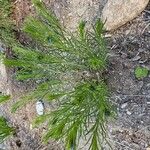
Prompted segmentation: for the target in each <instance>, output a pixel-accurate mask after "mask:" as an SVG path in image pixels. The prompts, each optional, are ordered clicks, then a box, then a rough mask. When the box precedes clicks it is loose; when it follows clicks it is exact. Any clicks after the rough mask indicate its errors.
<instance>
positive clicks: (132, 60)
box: [0, 0, 150, 150]
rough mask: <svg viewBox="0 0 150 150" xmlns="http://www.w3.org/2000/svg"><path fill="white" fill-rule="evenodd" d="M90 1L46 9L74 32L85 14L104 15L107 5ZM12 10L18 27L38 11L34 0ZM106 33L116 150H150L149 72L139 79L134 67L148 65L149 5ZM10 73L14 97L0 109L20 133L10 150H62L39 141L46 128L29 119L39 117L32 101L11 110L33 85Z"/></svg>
mask: <svg viewBox="0 0 150 150" xmlns="http://www.w3.org/2000/svg"><path fill="white" fill-rule="evenodd" d="M90 2H91V0H90V1H89V2H88V1H87V0H85V1H82V3H80V0H76V1H71V0H68V1H65V0H45V3H46V4H47V7H48V8H52V9H53V10H54V12H55V13H56V15H57V16H58V18H59V19H60V20H61V22H62V24H63V25H64V26H66V27H68V28H69V29H71V30H73V31H74V29H75V28H76V24H77V23H78V21H79V20H80V19H85V18H86V20H87V21H89V22H92V21H94V19H95V18H96V17H98V16H100V12H101V10H102V8H103V6H104V4H105V3H106V1H102V2H101V1H99V0H93V1H92V2H91V3H90ZM99 4H101V5H99ZM14 12H15V13H14V19H15V21H16V25H17V27H18V28H20V27H21V26H22V23H23V21H24V19H25V17H26V16H27V15H29V14H34V9H33V6H32V4H31V2H30V0H19V1H18V0H17V1H16V2H15V3H14ZM18 31H19V32H18V33H19V34H18V38H19V40H20V41H21V43H23V44H28V42H29V41H30V40H29V39H28V38H27V37H26V36H25V35H24V34H22V33H21V32H20V30H18ZM105 36H106V37H107V41H108V49H109V66H108V85H109V86H110V90H111V91H112V95H111V98H110V99H111V101H112V103H114V104H115V105H116V107H117V112H118V116H117V118H116V120H115V121H113V122H111V123H109V125H108V126H109V130H110V136H111V139H112V142H111V143H112V145H113V149H114V150H146V149H147V148H149V147H150V74H149V75H148V77H146V78H144V79H141V80H138V79H136V77H135V74H134V71H135V68H136V67H137V66H143V67H146V68H148V69H150V5H149V6H148V7H147V8H146V9H145V11H144V12H142V13H141V14H140V15H139V16H138V17H137V18H136V19H134V20H133V21H131V22H129V23H127V24H126V25H124V26H123V27H121V28H120V29H118V30H116V31H113V32H111V33H110V32H109V33H106V35H105ZM7 74H8V77H7V88H8V89H10V93H11V94H12V95H13V100H12V101H10V102H9V103H7V104H5V105H3V106H0V111H1V112H2V113H3V115H4V116H6V118H7V119H8V121H9V122H10V123H11V124H12V125H14V126H15V127H16V129H17V130H16V131H17V132H16V134H15V135H14V136H13V137H12V138H11V139H9V140H8V141H6V145H7V150H62V149H63V148H62V146H60V144H59V143H57V142H54V141H50V142H49V143H48V144H43V143H42V142H41V136H42V133H43V132H45V127H39V128H35V129H33V127H32V125H31V123H32V120H33V119H34V118H35V117H36V116H37V114H36V111H35V104H34V103H31V104H28V105H27V106H26V107H24V108H23V109H21V110H19V111H18V112H17V113H16V114H12V113H11V111H10V108H11V106H12V104H13V103H14V102H16V101H17V100H18V99H19V97H20V96H21V95H24V94H25V93H26V92H27V91H28V90H29V89H30V88H31V87H30V85H29V86H26V85H24V84H23V83H18V82H16V81H14V80H12V79H13V75H14V70H11V69H7ZM45 107H46V108H47V109H48V108H49V105H48V104H45ZM104 149H106V150H109V149H108V148H105V147H104ZM85 150H86V149H85Z"/></svg>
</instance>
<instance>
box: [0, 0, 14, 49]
mask: <svg viewBox="0 0 150 150" xmlns="http://www.w3.org/2000/svg"><path fill="white" fill-rule="evenodd" d="M11 3H12V1H11V0H0V41H1V42H2V43H4V44H6V45H7V46H8V45H9V46H10V45H13V43H15V38H14V33H13V30H14V23H13V20H12V18H11V14H12V4H11Z"/></svg>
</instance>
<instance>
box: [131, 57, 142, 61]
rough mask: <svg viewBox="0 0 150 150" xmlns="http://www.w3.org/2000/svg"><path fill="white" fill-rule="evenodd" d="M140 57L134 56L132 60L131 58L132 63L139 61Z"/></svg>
mask: <svg viewBox="0 0 150 150" xmlns="http://www.w3.org/2000/svg"><path fill="white" fill-rule="evenodd" d="M140 58H141V57H140V56H135V57H134V58H132V61H137V60H139V59H140Z"/></svg>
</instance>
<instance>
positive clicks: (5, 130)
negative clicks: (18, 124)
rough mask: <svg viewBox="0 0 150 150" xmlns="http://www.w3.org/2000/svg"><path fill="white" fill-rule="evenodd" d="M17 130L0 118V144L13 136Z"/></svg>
mask: <svg viewBox="0 0 150 150" xmlns="http://www.w3.org/2000/svg"><path fill="white" fill-rule="evenodd" d="M14 132H15V129H14V128H12V127H10V126H9V125H8V124H7V120H6V119H5V118H4V117H2V116H0V143H2V142H3V141H4V140H5V139H6V138H7V137H9V136H11V135H13V133H14Z"/></svg>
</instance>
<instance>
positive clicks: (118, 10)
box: [102, 0, 149, 30]
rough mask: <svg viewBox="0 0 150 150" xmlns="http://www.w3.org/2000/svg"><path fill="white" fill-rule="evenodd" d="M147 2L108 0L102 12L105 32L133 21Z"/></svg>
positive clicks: (143, 0) (142, 0) (145, 0)
mask: <svg viewBox="0 0 150 150" xmlns="http://www.w3.org/2000/svg"><path fill="white" fill-rule="evenodd" d="M148 2H149V0H115V1H114V0H108V2H107V4H106V5H105V7H104V9H103V11H102V20H103V21H104V22H105V21H106V23H105V28H106V29H107V30H114V29H117V28H118V27H120V26H122V25H124V24H125V23H127V22H128V21H131V20H132V19H134V18H135V17H136V16H137V15H138V14H140V13H141V12H142V11H143V10H144V8H145V7H146V6H147V4H148Z"/></svg>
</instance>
